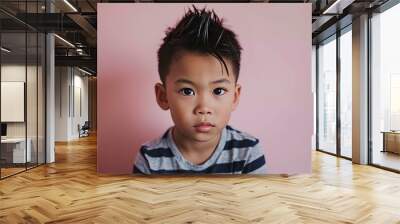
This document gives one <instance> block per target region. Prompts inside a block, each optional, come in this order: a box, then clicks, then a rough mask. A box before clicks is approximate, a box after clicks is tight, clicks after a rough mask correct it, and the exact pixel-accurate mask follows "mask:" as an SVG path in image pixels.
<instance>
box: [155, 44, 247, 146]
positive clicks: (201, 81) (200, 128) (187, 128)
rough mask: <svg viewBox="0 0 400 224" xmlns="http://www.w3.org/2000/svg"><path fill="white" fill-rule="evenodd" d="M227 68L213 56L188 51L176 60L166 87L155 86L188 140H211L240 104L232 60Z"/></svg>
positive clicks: (159, 100)
mask: <svg viewBox="0 0 400 224" xmlns="http://www.w3.org/2000/svg"><path fill="white" fill-rule="evenodd" d="M224 60H225V63H226V65H227V67H228V69H229V76H228V74H227V73H226V70H225V67H224V66H223V64H222V63H221V62H219V61H218V60H217V59H216V58H215V57H213V56H211V55H205V54H199V53H192V52H184V53H181V54H180V55H179V57H175V59H173V60H172V63H171V65H170V68H169V73H168V74H167V76H166V80H165V84H166V85H162V84H161V83H157V84H156V86H155V90H156V97H157V102H158V104H159V106H160V107H161V108H162V109H164V110H168V109H170V111H171V116H172V120H173V121H174V123H175V129H176V131H177V132H178V133H179V134H180V135H183V136H184V137H185V138H186V139H191V140H192V141H202V142H205V141H210V140H211V139H213V138H215V137H216V136H218V135H219V133H220V132H221V130H222V129H223V128H224V127H225V126H226V125H227V124H228V122H229V119H230V115H231V112H232V111H233V110H235V108H236V106H237V105H238V102H239V96H240V89H241V87H240V85H238V84H236V83H235V75H234V73H233V68H232V65H231V62H230V60H227V59H225V58H224Z"/></svg>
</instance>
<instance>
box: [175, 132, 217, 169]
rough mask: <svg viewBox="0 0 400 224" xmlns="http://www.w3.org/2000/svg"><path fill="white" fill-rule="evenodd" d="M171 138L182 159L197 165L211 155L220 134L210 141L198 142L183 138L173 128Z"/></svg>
mask: <svg viewBox="0 0 400 224" xmlns="http://www.w3.org/2000/svg"><path fill="white" fill-rule="evenodd" d="M172 137H173V140H174V142H175V144H176V146H177V148H178V150H179V151H180V152H181V154H182V155H183V156H184V158H185V159H186V160H189V161H190V162H192V163H194V164H197V165H199V164H201V163H204V162H205V161H207V160H208V159H209V158H210V156H211V155H212V154H213V152H214V151H215V149H216V147H217V145H218V143H219V141H220V138H221V132H220V133H219V134H218V135H217V136H215V138H213V139H211V140H210V141H207V142H199V141H193V140H191V139H187V138H185V137H184V136H183V135H182V134H180V133H179V131H178V130H177V129H176V128H175V127H173V129H172Z"/></svg>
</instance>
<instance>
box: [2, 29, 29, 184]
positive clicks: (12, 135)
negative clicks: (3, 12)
mask: <svg viewBox="0 0 400 224" xmlns="http://www.w3.org/2000/svg"><path fill="white" fill-rule="evenodd" d="M1 45H2V48H3V49H7V50H1V87H0V88H1V108H0V109H1V122H2V126H3V128H2V129H3V133H2V140H1V161H2V170H1V173H2V178H4V177H6V176H9V175H12V174H15V173H17V172H20V171H23V170H25V165H26V164H25V163H26V161H27V160H28V161H29V160H30V151H29V150H28V151H26V146H27V145H26V120H25V93H26V92H25V91H26V69H27V67H26V34H25V32H23V33H22V32H20V33H2V34H1ZM28 148H29V147H28Z"/></svg>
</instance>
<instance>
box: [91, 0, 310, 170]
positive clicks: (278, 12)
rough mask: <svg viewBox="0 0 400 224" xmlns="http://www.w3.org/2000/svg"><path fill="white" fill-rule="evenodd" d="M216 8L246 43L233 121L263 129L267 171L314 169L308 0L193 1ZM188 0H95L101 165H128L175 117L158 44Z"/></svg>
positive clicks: (244, 127) (248, 129) (251, 129)
mask: <svg viewBox="0 0 400 224" xmlns="http://www.w3.org/2000/svg"><path fill="white" fill-rule="evenodd" d="M195 5H196V6H199V7H200V8H202V7H203V6H205V5H206V6H207V8H209V9H214V10H215V12H216V13H217V15H219V17H222V18H224V21H225V25H226V26H227V27H228V28H231V29H232V30H233V31H234V32H235V33H236V34H237V35H238V38H239V42H240V43H241V45H242V47H243V53H242V67H241V71H240V76H239V83H240V84H241V85H242V95H241V101H240V103H239V106H238V108H237V110H236V111H234V112H233V114H232V119H231V122H230V124H231V125H232V126H233V127H235V128H237V129H239V130H242V131H245V132H248V133H250V134H252V135H254V136H256V137H258V138H259V139H260V141H261V143H262V145H263V147H264V149H265V155H266V160H267V169H268V173H289V174H294V173H309V172H311V136H312V130H313V98H312V93H311V4H268V3H267V4H265V3H245V4H243V3H238V4H232V3H231V4H226V3H223V4H221V3H216V4H195ZM190 6H191V4H165V3H163V4H153V3H152V4H149V3H133V4H109V3H108V4H98V31H97V32H98V60H97V61H98V66H97V67H98V79H97V84H98V108H97V109H98V132H97V136H98V142H97V144H98V145H97V169H98V172H101V173H113V174H121V173H131V172H132V167H133V161H134V159H135V156H136V152H137V150H138V149H139V146H140V144H142V143H144V142H146V141H148V140H151V139H153V138H156V137H159V136H160V135H162V134H163V133H164V132H165V130H166V129H167V128H168V127H169V126H171V125H172V120H171V118H170V112H169V111H162V110H161V109H160V108H159V107H158V105H157V103H156V100H155V94H154V84H155V83H156V82H158V80H159V78H158V72H157V53H156V52H157V50H158V48H159V46H160V45H161V43H162V42H161V41H162V38H163V37H164V36H165V34H164V32H165V30H166V29H167V27H170V26H174V25H175V24H176V22H177V21H178V20H179V19H180V18H181V17H182V16H183V14H184V12H185V9H186V10H187V8H188V7H190Z"/></svg>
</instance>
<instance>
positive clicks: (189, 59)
mask: <svg viewBox="0 0 400 224" xmlns="http://www.w3.org/2000/svg"><path fill="white" fill-rule="evenodd" d="M224 61H225V63H226V66H227V67H228V70H229V75H228V73H227V72H226V69H225V66H224V65H223V63H222V62H221V61H219V60H218V59H217V58H216V57H214V56H212V55H209V54H200V53H192V52H185V53H182V54H180V55H179V56H178V57H176V58H175V59H173V60H172V62H171V64H170V67H169V72H168V75H167V77H166V78H167V82H168V81H170V82H171V81H172V82H175V81H176V80H179V79H188V80H191V81H193V82H195V81H199V82H204V81H206V82H211V81H215V80H221V79H227V80H229V81H230V82H234V81H235V77H234V74H233V69H232V65H231V62H230V60H227V59H224Z"/></svg>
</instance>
